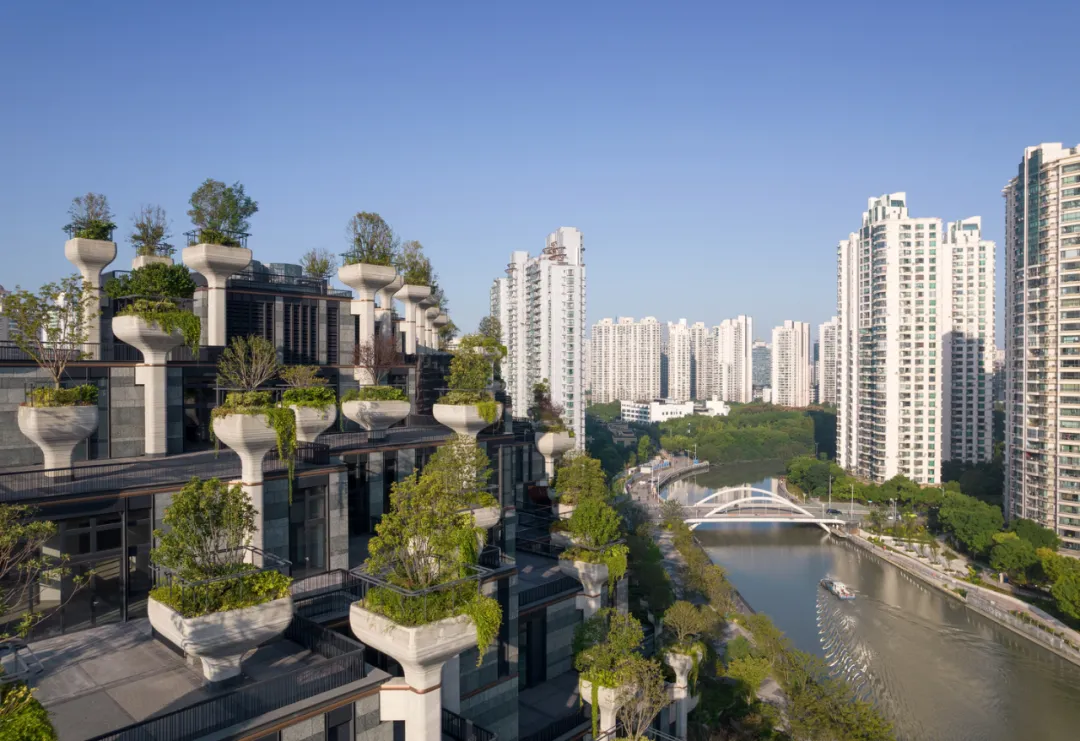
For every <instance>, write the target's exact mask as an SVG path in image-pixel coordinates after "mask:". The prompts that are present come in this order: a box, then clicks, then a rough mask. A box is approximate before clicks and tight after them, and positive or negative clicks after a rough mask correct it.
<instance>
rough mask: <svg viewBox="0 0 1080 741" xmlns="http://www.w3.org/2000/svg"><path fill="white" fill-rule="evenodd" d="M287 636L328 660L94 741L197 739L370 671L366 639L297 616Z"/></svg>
mask: <svg viewBox="0 0 1080 741" xmlns="http://www.w3.org/2000/svg"><path fill="white" fill-rule="evenodd" d="M286 637H288V639H289V640H291V641H294V642H296V643H298V644H299V645H301V646H303V647H304V648H307V649H309V650H311V651H312V652H314V653H318V654H320V655H321V656H324V657H326V659H327V660H326V661H324V662H320V663H318V664H315V665H313V666H308V667H305V668H303V669H298V670H296V671H292V672H288V673H284V674H281V675H279V676H277V677H273V678H272V679H267V680H264V681H262V682H256V683H255V684H251V685H248V686H246V687H241V688H239V689H237V690H235V691H233V692H228V693H225V694H220V695H215V696H213V697H210V698H208V699H206V700H202V701H201V702H197V703H195V704H193V705H189V706H187V707H185V708H180V709H179V710H174V711H172V712H171V713H166V714H164V715H159V716H157V717H155V718H151V719H149V720H145V721H143V722H141V723H133V724H131V725H129V726H125V727H124V728H120V729H118V730H116V731H112V732H110V733H106V734H103V735H101V736H96V737H94V738H92V739H90V741H148V740H149V739H168V740H169V741H196V739H201V738H204V737H205V736H208V735H210V734H212V733H216V732H218V731H222V730H224V729H226V728H229V727H231V726H234V725H236V724H238V723H243V722H244V721H248V720H251V719H253V718H257V717H259V716H261V715H265V714H267V713H271V712H273V711H275V710H280V709H281V708H285V707H288V706H290V705H293V704H295V703H299V702H303V701H305V700H308V699H310V698H312V697H315V696H316V695H321V694H322V693H324V692H330V691H332V690H336V689H339V688H341V687H344V686H345V685H348V684H351V683H353V682H357V681H359V680H361V679H364V678H365V677H366V676H367V667H366V665H365V663H364V646H363V644H360V643H357V642H355V641H351V640H349V639H348V638H345V637H344V636H340V635H338V634H336V633H334V632H333V631H331V630H329V629H328V628H324V627H322V626H321V625H318V624H317V623H313V622H312V621H310V620H306V619H304V618H302V617H297V616H294V617H293V621H292V623H291V624H290V625H289V627H288V628H287V629H286ZM350 649H351V650H350ZM324 652H325V653H324ZM481 741H483V740H481Z"/></svg>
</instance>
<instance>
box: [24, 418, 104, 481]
mask: <svg viewBox="0 0 1080 741" xmlns="http://www.w3.org/2000/svg"><path fill="white" fill-rule="evenodd" d="M18 419H19V432H21V433H22V434H23V435H25V436H26V437H28V438H30V440H32V441H33V443H34V444H35V445H37V446H38V447H39V448H41V453H42V455H43V456H44V457H45V476H46V477H48V478H59V477H66V476H69V475H70V470H57V469H70V468H71V457H72V454H73V453H74V452H75V446H76V445H78V444H79V443H81V442H82V441H83V440H85V439H86V438H88V437H90V435H91V434H92V433H93V432H94V430H96V429H97V426H98V408H97V407H96V406H92V407H91V406H75V407H31V406H20V407H19V415H18Z"/></svg>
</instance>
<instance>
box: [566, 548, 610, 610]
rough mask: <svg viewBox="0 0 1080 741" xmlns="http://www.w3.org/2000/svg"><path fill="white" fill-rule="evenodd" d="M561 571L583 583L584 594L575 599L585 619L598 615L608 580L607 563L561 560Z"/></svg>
mask: <svg viewBox="0 0 1080 741" xmlns="http://www.w3.org/2000/svg"><path fill="white" fill-rule="evenodd" d="M559 571H561V572H562V573H564V574H566V575H567V576H572V577H574V578H575V579H577V580H578V581H579V582H581V587H582V592H583V594H579V595H577V597H575V598H574V602H575V605H576V606H577V608H578V609H579V610H581V611H582V612H583V613H584V616H585V619H586V620H588V619H589V618H590V617H592V616H593V615H595V614H596V612H597V610H599V609H600V607H601V602H602V601H603V597H604V589H605V586H606V585H607V580H608V567H607V564H605V563H588V562H587V561H570V560H568V559H565V558H560V559H559Z"/></svg>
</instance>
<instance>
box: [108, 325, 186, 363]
mask: <svg viewBox="0 0 1080 741" xmlns="http://www.w3.org/2000/svg"><path fill="white" fill-rule="evenodd" d="M112 331H113V335H114V336H116V338H117V339H120V340H123V341H124V342H126V343H127V344H129V345H131V346H132V347H134V348H135V349H137V350H139V352H141V353H142V354H143V362H144V363H152V364H155V365H158V364H161V363H164V362H165V354H166V353H168V352H169V351H170V350H172V349H173V348H175V347H177V346H179V345H182V344H183V343H184V335H183V333H182V332H181V331H180V330H179V329H174V330H173V331H172V332H165V331H164V330H162V329H161V327H159V326H158V325H156V324H151V323H150V322H148V321H146V320H145V319H143V318H142V317H141V316H118V317H113V320H112Z"/></svg>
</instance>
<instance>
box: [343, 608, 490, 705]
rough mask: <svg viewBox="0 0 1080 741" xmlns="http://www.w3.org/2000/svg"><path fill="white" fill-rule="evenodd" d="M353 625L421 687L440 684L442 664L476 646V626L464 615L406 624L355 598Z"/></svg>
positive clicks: (357, 633) (362, 637)
mask: <svg viewBox="0 0 1080 741" xmlns="http://www.w3.org/2000/svg"><path fill="white" fill-rule="evenodd" d="M349 626H350V627H351V628H352V632H353V635H355V636H356V638H357V639H358V640H359V641H360V642H361V643H363V644H364V645H366V646H371V647H372V648H374V649H376V650H377V651H382V652H383V653H384V654H386V655H387V656H390V657H391V658H393V659H394V660H395V661H397V662H398V663H399V664H401V667H402V669H404V670H405V680H406V681H407V682H408V683H409V686H410V687H412V688H413V689H417V690H427V689H431V688H433V687H436V686H437V685H438V684H439V683H440V679H441V674H442V665H443V664H444V663H446V661H447V660H449V659H451V658H453V657H455V656H457V655H458V654H460V653H461V652H462V651H465V650H467V649H470V648H473V647H475V646H476V626H475V625H473V623H472V621H471V620H470V619H469V618H468V617H466V616H464V615H459V616H457V617H452V618H444V619H443V620H437V621H435V622H433V623H428V624H427V625H418V626H416V627H406V626H403V625H398V624H397V623H395V622H393V621H392V620H390V619H389V618H386V617H383V616H382V615H377V614H376V613H374V612H371V611H370V610H367V609H365V608H364V606H363V605H362V604H361V603H359V602H354V603H353V604H352V606H351V607H350V608H349Z"/></svg>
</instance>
